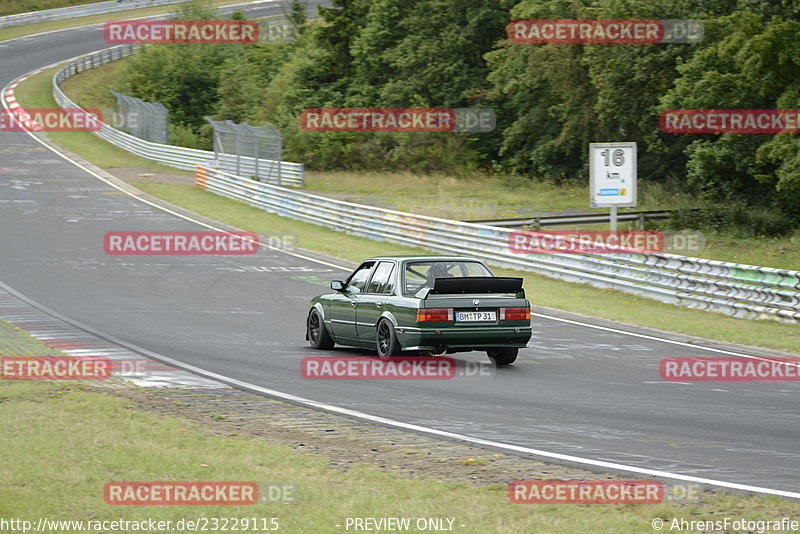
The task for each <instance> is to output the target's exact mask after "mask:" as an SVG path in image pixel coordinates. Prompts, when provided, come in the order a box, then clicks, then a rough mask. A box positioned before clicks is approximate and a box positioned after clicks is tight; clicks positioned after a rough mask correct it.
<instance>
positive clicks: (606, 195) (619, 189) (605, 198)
mask: <svg viewBox="0 0 800 534" xmlns="http://www.w3.org/2000/svg"><path fill="white" fill-rule="evenodd" d="M636 178H637V175H636V143H589V195H590V198H589V204H590V205H591V206H592V207H593V208H602V207H609V208H611V231H613V232H616V230H617V208H618V207H620V206H626V207H632V206H636V201H637V198H636Z"/></svg>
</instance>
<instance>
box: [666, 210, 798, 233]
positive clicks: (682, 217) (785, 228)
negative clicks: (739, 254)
mask: <svg viewBox="0 0 800 534" xmlns="http://www.w3.org/2000/svg"><path fill="white" fill-rule="evenodd" d="M668 225H669V227H671V228H673V229H686V228H691V229H698V230H705V231H712V232H720V233H724V234H728V235H731V236H734V237H741V238H748V237H781V236H785V235H789V234H790V233H791V232H792V231H793V229H794V228H795V227H796V225H795V223H794V221H793V220H792V219H791V218H790V217H788V216H787V215H785V214H783V213H781V212H780V211H779V210H777V209H775V208H767V207H758V206H751V205H747V204H745V203H743V202H738V203H732V204H725V205H720V204H716V205H711V206H708V207H705V208H701V209H699V210H688V209H687V210H678V211H676V212H674V213H673V215H672V218H671V219H670V220H669V222H668Z"/></svg>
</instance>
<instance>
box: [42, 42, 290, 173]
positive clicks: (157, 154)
mask: <svg viewBox="0 0 800 534" xmlns="http://www.w3.org/2000/svg"><path fill="white" fill-rule="evenodd" d="M138 49H139V45H131V44H129V45H120V46H115V47H113V48H108V49H106V50H101V51H99V52H95V53H93V54H89V55H88V56H84V57H82V58H79V59H77V60H75V61H72V62H71V63H69V64H68V65H66V66H65V67H63V68H61V69H59V70H58V72H56V74H55V75H54V76H53V97H54V98H55V100H56V102H58V105H59V106H61V107H62V108H67V109H80V106H78V105H77V104H76V103H75V102H73V101H72V100H70V99H69V97H68V96H67V95H66V94H64V91H62V90H61V84H62V83H63V82H64V80H66V79H68V78H70V77H72V76H74V75H76V74H78V73H79V72H83V71H85V70H89V69H93V68H95V67H100V66H102V65H105V64H107V63H110V62H112V61H117V60H118V59H121V58H124V57H127V56H130V55H132V54H135V53H136V52H137V51H138ZM95 133H96V135H98V136H99V137H101V138H102V139H105V140H106V141H108V142H109V143H111V144H113V145H115V146H118V147H120V148H122V149H124V150H127V151H128V152H131V153H132V154H135V155H137V156H140V157H142V158H146V159H149V160H152V161H156V162H158V163H161V164H164V165H169V166H171V167H177V168H179V169H184V170H194V169H195V168H196V167H197V166H198V165H204V166H209V167H217V168H220V169H222V170H227V171H233V170H235V169H236V157H235V156H228V155H221V157H220V158H219V159H218V158H217V156H216V155H215V154H214V152H210V151H208V150H198V149H194V148H185V147H179V146H173V145H161V144H158V143H152V142H150V141H145V140H144V139H139V138H138V137H135V136H133V135H130V134H127V133H125V132H122V131H120V130H117V129H115V128H113V127H111V126H109V125H108V124H105V123H104V124H103V126H102V128H101V129H100V130H99V131H97V132H95ZM239 164H240V172H242V173H243V174H245V175H247V173H248V172H250V169H254V168H255V159H254V158H251V157H245V156H242V157H241V158H240V161H239ZM259 168H260V169H274V170H275V172H274V173H271V174H270V175H268V176H267V177H266V178H267V181H269V182H274V183H277V184H278V185H299V186H302V185H304V182H305V169H304V166H303V164H302V163H290V162H286V161H282V162H280V172H278V166H277V165H276V164H275V162H274V161H271V160H264V159H259Z"/></svg>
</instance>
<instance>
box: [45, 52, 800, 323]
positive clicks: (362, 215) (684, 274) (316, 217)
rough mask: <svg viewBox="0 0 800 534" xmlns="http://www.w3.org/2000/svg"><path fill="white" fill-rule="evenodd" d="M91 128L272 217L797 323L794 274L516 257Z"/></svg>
mask: <svg viewBox="0 0 800 534" xmlns="http://www.w3.org/2000/svg"><path fill="white" fill-rule="evenodd" d="M135 51H136V46H135V45H123V46H118V47H114V48H111V49H108V50H104V51H100V52H97V53H95V54H91V55H89V56H86V57H84V58H81V59H79V60H77V61H73V62H72V63H70V64H69V65H67V66H66V67H64V68H63V69H60V70H59V71H58V72H57V73H56V75H55V77H54V87H53V94H54V96H55V98H56V101H57V102H58V103H59V104H60V105H61V106H63V107H67V108H77V107H78V106H77V105H76V104H75V103H73V102H72V101H71V100H69V98H67V96H66V95H64V93H63V92H62V91H61V89H60V87H59V85H60V83H61V82H62V81H63V80H65V79H66V78H69V77H70V76H72V75H74V74H76V73H78V72H81V71H83V70H86V69H90V68H94V67H96V66H100V65H103V64H105V63H108V62H109V61H114V60H116V59H119V58H120V57H124V56H127V55H130V54H132V53H134V52H135ZM98 135H100V136H101V137H103V138H104V139H106V140H108V141H109V142H111V143H113V144H115V145H117V146H119V147H121V148H124V149H125V150H128V151H130V152H132V153H134V154H137V155H139V156H142V157H145V158H148V159H152V160H154V161H158V162H160V163H164V164H166V165H172V166H174V167H179V168H182V169H192V168H195V167H197V166H200V167H201V168H202V169H203V171H202V173H201V175H200V176H199V177H198V185H202V186H203V187H205V188H207V189H208V190H209V191H213V192H215V193H217V194H220V195H224V196H227V197H230V198H234V199H237V200H242V201H245V202H247V203H249V204H251V205H253V206H256V207H259V208H261V209H264V210H267V211H270V212H273V213H277V214H278V215H283V216H286V217H292V218H295V219H300V220H304V221H307V222H311V223H314V224H320V225H324V226H327V227H330V228H334V229H336V230H341V231H345V232H348V233H352V234H357V235H362V236H365V237H369V238H372V239H380V240H387V241H392V242H395V243H401V244H407V245H412V246H418V247H422V248H426V249H429V250H434V251H438V252H445V253H451V254H465V253H466V254H475V255H478V256H479V257H481V258H484V259H486V260H487V261H489V262H491V263H493V264H497V265H502V266H507V267H512V268H515V269H520V270H524V271H532V272H537V273H541V274H544V275H547V276H551V277H554V278H560V279H562V280H567V281H570V282H580V283H586V284H590V285H593V286H596V287H601V288H613V289H618V290H621V291H625V292H628V293H633V294H637V295H642V296H645V297H648V298H652V299H656V300H659V301H662V302H667V303H671V304H677V305H681V306H688V307H691V308H697V309H703V310H708V311H714V312H720V313H725V314H727V315H731V316H734V317H744V318H749V319H773V320H780V321H786V322H793V323H796V322H800V272H798V271H789V270H784V269H771V268H767V267H755V266H750V265H739V264H735V263H726V262H721V261H714V260H705V259H699V258H691V257H685V256H677V255H674V254H616V255H610V254H603V255H591V254H584V255H576V254H528V255H518V254H514V253H512V252H511V251H510V250H509V235H510V233H511V232H512V230H509V229H506V228H498V227H492V226H486V225H480V224H471V223H462V222H456V221H448V220H445V219H437V218H434V217H424V216H421V215H414V214H409V213H402V212H397V211H393V210H385V209H381V208H374V207H371V206H363V205H359V204H353V203H348V202H342V201H338V200H333V199H329V198H326V197H321V196H316V195H311V194H308V193H304V192H300V191H295V190H291V189H286V188H283V187H277V186H273V185H270V184H267V183H263V182H257V181H254V180H250V179H247V178H244V177H241V176H236V175H234V174H231V173H230V172H226V169H225V168H215V167H220V166H221V165H219V164H220V163H224V162H215V161H214V154H213V152H207V151H203V150H194V149H188V148H181V147H174V146H169V145H158V144H155V143H148V142H147V141H143V140H141V139H138V138H136V137H133V136H130V135H128V134H125V133H123V132H120V131H118V130H115V129H114V128H111V127H110V126H107V125H104V126H103V128H102V129H101V130H100V132H99V133H98ZM243 160H244V158H243ZM227 170H228V171H230V170H231V169H230V168H228V169H227ZM281 175H282V176H283V177H284V178H285V180H284V182H285V183H302V181H303V166H302V165H301V164H296V163H286V162H282V163H281ZM287 177H288V178H287Z"/></svg>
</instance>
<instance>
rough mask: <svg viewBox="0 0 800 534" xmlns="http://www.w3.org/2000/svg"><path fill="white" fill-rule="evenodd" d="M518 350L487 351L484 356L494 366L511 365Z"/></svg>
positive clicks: (508, 348) (507, 348) (511, 348)
mask: <svg viewBox="0 0 800 534" xmlns="http://www.w3.org/2000/svg"><path fill="white" fill-rule="evenodd" d="M517 353H519V349H518V348H513V347H504V348H501V349H489V350H487V351H486V354H488V355H489V359H490V360H492V361H493V362H494V364H495V365H511V364H512V363H514V361H515V360H516V359H517Z"/></svg>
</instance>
